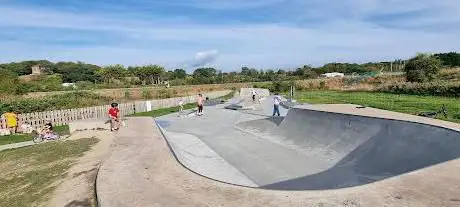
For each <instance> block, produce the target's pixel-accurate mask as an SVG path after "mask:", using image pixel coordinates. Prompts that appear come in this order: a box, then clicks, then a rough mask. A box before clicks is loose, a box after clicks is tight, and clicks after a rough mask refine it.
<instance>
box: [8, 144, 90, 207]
mask: <svg viewBox="0 0 460 207" xmlns="http://www.w3.org/2000/svg"><path fill="white" fill-rule="evenodd" d="M97 142H98V139H97V138H88V139H79V140H71V141H65V142H50V143H45V144H39V145H33V146H30V147H24V148H20V149H13V150H6V151H2V152H0V168H1V169H2V173H1V174H0V186H1V187H0V206H8V207H16V206H18V207H20V206H40V205H43V203H45V202H46V201H47V200H48V199H49V198H50V196H51V194H52V192H53V191H54V189H55V188H56V187H57V185H58V184H59V182H58V181H59V180H60V179H62V178H64V177H65V176H66V174H67V171H68V169H70V167H71V166H72V163H73V162H75V161H76V160H77V158H78V157H81V156H82V155H83V153H84V152H86V151H88V150H90V149H91V146H93V145H95V144H96V143H97Z"/></svg>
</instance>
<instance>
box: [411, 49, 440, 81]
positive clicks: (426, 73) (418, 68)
mask: <svg viewBox="0 0 460 207" xmlns="http://www.w3.org/2000/svg"><path fill="white" fill-rule="evenodd" d="M440 68H441V60H439V59H438V58H436V57H434V56H432V55H428V54H419V55H417V56H416V57H414V58H412V59H410V60H409V62H408V63H407V64H406V66H405V67H404V71H405V72H406V80H407V81H409V82H426V81H431V80H433V79H434V78H435V77H436V75H437V74H438V72H439V69H440Z"/></svg>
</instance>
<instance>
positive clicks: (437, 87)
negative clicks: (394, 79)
mask: <svg viewBox="0 0 460 207" xmlns="http://www.w3.org/2000/svg"><path fill="white" fill-rule="evenodd" d="M377 91H380V92H387V93H394V94H410V95H421V96H447V97H460V82H429V83H407V82H406V83H396V84H388V85H383V86H381V87H379V88H377Z"/></svg>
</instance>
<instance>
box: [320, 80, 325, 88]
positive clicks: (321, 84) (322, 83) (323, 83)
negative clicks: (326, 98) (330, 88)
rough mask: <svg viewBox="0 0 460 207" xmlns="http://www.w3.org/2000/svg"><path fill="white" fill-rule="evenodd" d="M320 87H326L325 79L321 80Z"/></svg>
mask: <svg viewBox="0 0 460 207" xmlns="http://www.w3.org/2000/svg"><path fill="white" fill-rule="evenodd" d="M319 89H326V82H325V81H323V80H322V81H320V82H319Z"/></svg>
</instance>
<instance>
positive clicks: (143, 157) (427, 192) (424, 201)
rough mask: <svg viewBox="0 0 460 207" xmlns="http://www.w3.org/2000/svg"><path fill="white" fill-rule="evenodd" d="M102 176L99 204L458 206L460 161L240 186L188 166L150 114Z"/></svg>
mask: <svg viewBox="0 0 460 207" xmlns="http://www.w3.org/2000/svg"><path fill="white" fill-rule="evenodd" d="M126 122H127V126H128V127H126V128H122V129H121V130H120V131H119V132H118V133H117V134H116V135H115V136H116V138H115V139H114V144H113V148H112V153H111V156H110V157H109V158H108V160H106V161H105V162H104V163H103V164H102V166H101V168H100V170H99V174H98V178H97V184H96V187H97V196H98V202H99V205H100V206H142V207H144V206H156V207H159V206H264V207H265V206H459V205H460V195H459V194H458V192H459V190H460V177H459V176H457V175H458V172H459V171H460V160H453V161H449V162H446V163H442V164H439V165H435V166H432V167H429V168H426V169H422V170H417V171H414V172H411V173H408V174H404V175H401V176H398V177H394V178H390V179H387V180H384V181H380V182H376V183H373V184H369V185H364V186H359V187H354V188H346V189H340V190H327V191H274V190H261V189H253V188H245V187H237V186H233V185H229V184H224V183H220V182H216V181H212V180H209V179H206V178H204V177H202V176H199V175H197V174H195V173H193V172H191V171H189V170H187V169H185V168H183V167H182V166H181V165H180V164H179V163H178V162H177V160H175V158H174V157H173V155H172V153H171V151H170V149H169V148H168V145H167V143H166V142H165V140H164V137H162V135H161V133H160V131H159V129H158V128H157V127H156V126H155V125H154V124H153V119H152V118H148V117H143V118H130V119H128V120H127V121H126Z"/></svg>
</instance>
